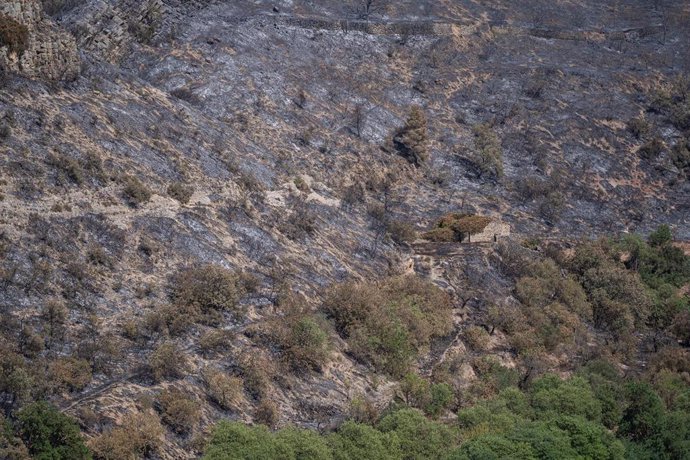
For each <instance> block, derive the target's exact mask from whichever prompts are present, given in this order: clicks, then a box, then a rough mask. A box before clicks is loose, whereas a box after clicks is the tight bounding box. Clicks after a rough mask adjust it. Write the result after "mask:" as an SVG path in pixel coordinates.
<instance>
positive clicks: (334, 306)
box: [324, 276, 453, 377]
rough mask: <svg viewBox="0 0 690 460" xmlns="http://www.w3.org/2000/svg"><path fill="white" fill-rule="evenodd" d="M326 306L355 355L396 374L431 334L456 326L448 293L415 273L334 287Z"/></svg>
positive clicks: (401, 371) (407, 363)
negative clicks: (414, 274)
mask: <svg viewBox="0 0 690 460" xmlns="http://www.w3.org/2000/svg"><path fill="white" fill-rule="evenodd" d="M324 308H325V311H326V313H327V314H328V315H329V316H330V317H331V318H333V320H334V322H335V326H336V330H337V331H338V333H339V334H340V335H341V336H343V337H344V338H345V339H347V341H348V344H349V346H350V350H351V352H352V353H353V354H354V355H355V356H357V357H358V358H359V359H361V360H362V361H365V362H367V363H370V364H372V365H373V366H374V367H375V368H376V369H378V370H380V371H384V372H387V373H389V374H391V375H394V376H398V377H400V376H402V375H404V374H405V373H406V372H407V370H408V367H409V365H410V363H411V362H412V360H413V358H414V357H416V356H417V354H418V353H419V352H420V350H421V349H422V348H423V347H425V346H427V345H428V344H429V341H430V340H431V339H432V338H433V337H441V336H444V335H446V334H448V333H450V331H451V329H452V325H453V322H452V318H451V308H452V305H451V301H450V298H449V296H448V295H447V294H446V293H445V292H444V291H442V290H441V289H439V288H438V287H436V286H435V285H434V284H432V283H431V282H429V281H426V280H423V279H420V278H418V277H414V276H401V277H392V278H388V279H386V280H384V281H380V282H378V283H375V282H361V283H355V282H349V283H344V284H341V285H338V286H335V287H334V288H333V289H332V290H331V291H330V292H329V293H328V296H327V299H326V301H325V306H324Z"/></svg>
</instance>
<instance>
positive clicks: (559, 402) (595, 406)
mask: <svg viewBox="0 0 690 460" xmlns="http://www.w3.org/2000/svg"><path fill="white" fill-rule="evenodd" d="M530 394H531V403H532V407H533V408H534V409H535V410H536V411H537V414H538V416H540V415H542V414H543V415H549V414H559V415H573V416H582V417H584V418H586V419H587V420H593V421H597V422H598V421H600V420H601V404H600V403H599V401H598V400H597V399H596V398H595V396H594V394H593V392H592V389H591V387H590V385H589V383H588V382H587V381H586V380H585V379H583V378H581V377H573V378H571V379H568V380H562V379H560V378H559V377H558V376H556V375H546V376H544V377H542V378H540V379H539V380H536V381H535V382H534V383H533V385H532V388H531V389H530Z"/></svg>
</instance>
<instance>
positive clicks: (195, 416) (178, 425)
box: [158, 388, 201, 433]
mask: <svg viewBox="0 0 690 460" xmlns="http://www.w3.org/2000/svg"><path fill="white" fill-rule="evenodd" d="M158 403H159V404H160V408H161V418H162V420H163V422H165V423H166V424H167V425H169V426H170V427H171V428H172V429H173V430H174V431H176V432H178V433H188V432H190V431H192V430H193V429H194V426H196V424H197V423H198V422H199V419H200V417H201V414H200V412H199V404H198V402H197V401H195V400H194V398H192V397H191V396H189V395H187V394H186V393H184V392H183V391H181V390H178V389H175V388H171V389H168V390H164V391H163V392H162V393H161V394H160V395H158Z"/></svg>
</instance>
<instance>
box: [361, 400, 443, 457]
mask: <svg viewBox="0 0 690 460" xmlns="http://www.w3.org/2000/svg"><path fill="white" fill-rule="evenodd" d="M377 428H378V429H379V430H380V431H382V432H383V433H395V435H396V436H397V438H398V439H399V440H400V447H401V449H402V458H403V459H405V460H426V459H430V458H441V457H442V456H443V455H444V454H445V453H446V452H448V450H449V449H450V448H451V447H452V446H453V445H454V444H455V442H454V441H455V435H454V433H453V432H452V431H451V430H450V429H449V428H448V427H447V426H446V425H444V424H442V423H438V422H433V421H431V420H429V419H427V418H426V417H424V415H423V414H422V413H421V412H420V411H418V410H415V409H401V410H399V411H396V412H394V413H392V414H390V415H387V416H385V417H384V418H383V419H381V421H380V422H379V423H378V425H377ZM365 458H366V457H365Z"/></svg>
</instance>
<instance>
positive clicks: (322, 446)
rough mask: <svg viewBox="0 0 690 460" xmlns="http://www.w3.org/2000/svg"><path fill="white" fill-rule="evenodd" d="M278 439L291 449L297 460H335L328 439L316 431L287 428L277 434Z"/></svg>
mask: <svg viewBox="0 0 690 460" xmlns="http://www.w3.org/2000/svg"><path fill="white" fill-rule="evenodd" d="M276 439H277V441H278V442H282V443H284V444H285V445H286V446H287V447H288V448H289V449H290V451H291V452H292V453H293V455H294V458H295V459H296V460H331V459H332V458H333V454H332V453H331V449H330V447H329V446H328V443H327V442H326V439H325V438H324V437H323V436H320V435H319V434H318V433H317V432H315V431H310V430H300V429H297V428H292V427H290V428H285V429H283V430H280V431H279V432H278V433H277V434H276Z"/></svg>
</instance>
